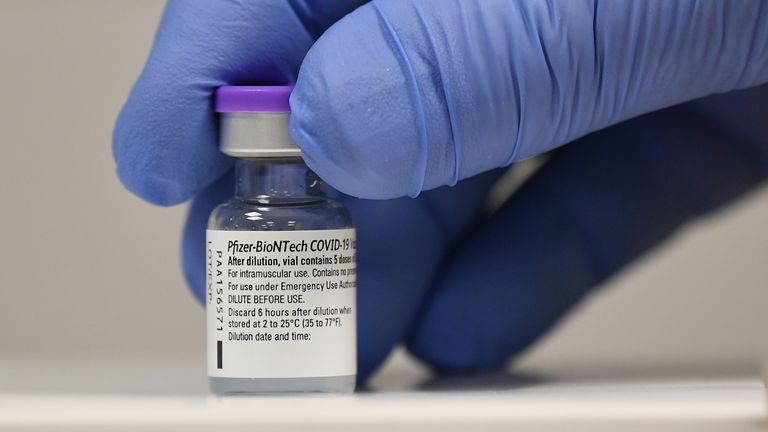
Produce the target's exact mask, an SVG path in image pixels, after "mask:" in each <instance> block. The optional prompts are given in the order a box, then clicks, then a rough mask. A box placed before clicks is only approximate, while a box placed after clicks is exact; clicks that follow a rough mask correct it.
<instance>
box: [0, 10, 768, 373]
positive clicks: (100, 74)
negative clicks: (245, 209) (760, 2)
mask: <svg viewBox="0 0 768 432" xmlns="http://www.w3.org/2000/svg"><path fill="white" fill-rule="evenodd" d="M162 8H163V2H161V1H155V0H131V1H127V0H126V1H109V2H104V1H96V0H93V1H86V0H77V1H75V0H70V1H67V2H55V1H39V0H35V1H22V0H14V1H9V0H2V1H0V56H1V57H0V62H1V66H0V101H1V102H0V143H2V145H1V146H0V201H1V202H2V213H1V215H2V216H0V217H1V218H2V219H1V220H0V244H2V246H1V247H0V263H2V264H1V265H0V272H1V273H0V274H1V275H2V286H1V287H0V295H1V297H0V361H6V362H18V363H19V364H20V363H24V362H43V361H53V360H52V359H59V358H61V359H70V360H76V361H77V362H81V361H82V360H83V359H85V360H86V361H91V362H93V363H97V362H98V361H99V360H98V359H101V358H104V357H111V358H133V357H142V356H145V357H146V356H150V357H151V356H167V357H173V358H180V359H186V360H188V361H189V362H191V363H190V364H193V365H195V366H194V367H196V368H197V367H198V366H199V368H200V370H201V371H202V364H203V361H204V359H203V355H204V351H203V347H204V327H203V318H204V311H203V308H202V307H201V306H200V305H199V304H197V303H196V302H195V300H194V299H193V297H192V296H191V295H190V294H189V293H188V291H187V288H186V286H185V283H184V281H183V279H182V275H181V271H180V267H179V247H178V246H179V236H180V232H181V227H182V223H183V219H184V215H185V207H184V206H177V207H172V208H159V207H154V206H152V205H150V204H147V203H145V202H142V201H141V200H139V199H138V198H136V197H134V196H133V195H131V194H130V193H128V192H127V191H126V190H125V189H124V188H123V187H122V186H121V184H120V183H119V181H118V180H117V178H116V176H115V174H114V168H115V167H114V163H113V159H112V153H111V132H112V126H113V123H114V120H115V118H116V116H117V113H118V111H119V109H120V107H121V104H122V103H123V101H124V99H125V98H126V96H127V94H128V92H129V89H130V87H131V85H132V83H133V81H134V80H135V79H136V77H137V76H138V74H139V72H140V71H141V68H142V66H143V63H144V61H145V59H146V56H147V54H148V51H149V48H150V46H151V42H152V38H153V35H154V31H155V27H156V25H157V22H158V20H159V17H160V14H161V12H162ZM766 221H768V188H767V187H763V188H762V189H760V190H757V191H756V192H754V193H752V194H751V195H750V196H747V197H746V198H744V199H742V200H740V201H738V202H737V203H736V204H735V205H734V206H732V207H730V208H727V209H724V210H723V211H721V212H719V213H717V214H716V215H714V216H712V217H710V218H708V219H705V220H701V221H700V222H698V223H696V224H694V225H690V226H688V227H687V228H686V229H685V230H683V231H681V232H679V234H678V235H677V236H675V237H674V238H673V239H671V240H670V241H668V242H667V243H666V244H665V245H663V246H662V247H661V248H658V249H657V250H655V252H654V253H653V254H652V255H649V256H647V257H646V258H645V259H644V260H642V261H641V262H639V263H637V264H636V265H635V266H634V267H633V268H631V269H630V270H629V271H627V272H625V273H624V274H622V275H621V276H620V277H618V278H614V279H612V280H610V281H608V282H607V283H606V284H605V286H603V287H602V288H601V289H600V290H599V292H597V293H596V294H595V295H593V296H592V297H591V298H589V299H588V301H587V302H585V303H584V304H583V305H582V306H581V307H580V308H579V309H578V310H577V311H575V312H574V313H573V314H572V315H570V316H569V317H568V318H567V319H566V320H564V321H563V322H562V323H561V324H560V325H559V326H558V327H557V328H556V329H555V330H554V331H553V332H552V333H550V334H549V335H548V337H547V338H545V339H544V340H542V341H541V342H540V343H539V344H537V345H536V346H535V347H534V349H532V350H530V351H529V352H528V353H526V354H525V355H524V356H523V357H522V358H520V359H519V361H518V365H519V367H521V368H535V369H540V368H544V369H546V368H551V369H561V368H578V367H585V368H592V367H602V368H610V367H612V366H613V365H651V366H658V367H662V368H663V367H665V365H677V364H696V365H700V366H703V367H710V366H711V367H721V366H722V367H741V366H742V365H754V364H758V363H759V362H761V361H762V360H761V359H764V358H766V357H768V356H766V354H768V338H766V337H765V331H766V329H768V314H766V306H768V282H767V281H766V280H767V279H768V267H766V264H768V229H766V227H767V226H766ZM11 364H12V363H11ZM201 380H202V377H201ZM1 384H2V383H0V385H1Z"/></svg>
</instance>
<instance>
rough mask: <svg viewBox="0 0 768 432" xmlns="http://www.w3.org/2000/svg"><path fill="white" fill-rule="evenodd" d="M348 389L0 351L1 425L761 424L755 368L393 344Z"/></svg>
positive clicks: (166, 362)
mask: <svg viewBox="0 0 768 432" xmlns="http://www.w3.org/2000/svg"><path fill="white" fill-rule="evenodd" d="M371 386H372V387H373V388H372V389H370V390H366V391H363V392H358V393H355V394H353V395H298V396H258V397H225V398H220V397H216V396H212V395H210V394H208V392H207V388H206V379H205V376H204V369H203V364H202V360H201V359H199V358H195V357H193V358H190V357H159V356H158V357H156V358H155V357H150V356H135V357H131V356H129V357H120V358H116V357H113V358H109V357H99V358H93V357H91V358H88V357H84V358H78V359H75V358H69V359H53V358H52V359H39V358H38V359H25V358H20V357H17V358H0V430H18V429H19V428H25V429H27V430H63V429H64V430H66V429H71V430H78V431H82V430H185V431H189V430H217V431H221V430H253V429H254V427H265V428H266V427H269V428H270V430H274V429H275V428H280V429H281V430H297V431H298V430H302V431H303V430H306V431H310V430H311V431H313V432H318V431H325V430H328V431H336V432H338V431H344V430H393V428H395V429H396V430H398V431H407V430H424V429H425V428H436V429H439V430H496V429H498V430H511V429H516V428H520V429H525V430H562V428H563V427H567V428H568V430H612V431H613V430H639V429H643V430H667V429H668V430H698V431H700V430H762V429H761V428H765V419H766V392H765V386H764V384H763V381H762V380H761V379H760V376H759V374H757V373H754V372H752V373H750V372H743V371H739V372H734V371H724V370H723V371H717V370H715V371H713V370H709V371H692V370H691V369H690V368H678V371H675V370H674V368H673V370H666V371H664V372H663V373H662V372H660V371H658V370H653V369H650V368H649V369H648V370H645V371H643V370H639V371H638V369H636V368H635V370H633V371H627V372H621V371H620V369H619V370H613V371H610V372H609V371H604V372H601V371H599V370H598V371H592V372H591V373H584V372H583V371H582V372H578V371H571V373H570V374H569V373H563V372H562V371H560V372H539V373H530V372H529V373H514V374H493V375H481V376H471V377H443V378H437V379H434V378H431V377H430V376H429V375H428V374H427V373H425V372H424V370H423V369H421V368H419V367H416V366H414V365H413V364H409V363H408V362H407V361H404V360H402V356H396V358H395V360H393V361H391V362H390V363H389V364H388V366H387V367H386V368H385V369H384V370H383V371H382V372H381V373H380V374H378V375H377V376H376V377H375V379H374V380H373V382H372V385H371Z"/></svg>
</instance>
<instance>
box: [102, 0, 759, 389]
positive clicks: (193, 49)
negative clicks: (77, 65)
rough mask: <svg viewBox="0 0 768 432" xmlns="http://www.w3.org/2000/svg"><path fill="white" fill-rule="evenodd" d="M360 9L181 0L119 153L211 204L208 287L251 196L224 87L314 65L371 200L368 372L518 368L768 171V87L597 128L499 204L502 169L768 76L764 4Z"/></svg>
mask: <svg viewBox="0 0 768 432" xmlns="http://www.w3.org/2000/svg"><path fill="white" fill-rule="evenodd" d="M357 3H358V2H356V1H353V0H347V1H335V2H330V1H329V2H322V3H321V2H310V1H300V0H294V1H277V0H275V1H266V0H264V1H258V2H224V1H217V2H210V1H207V0H199V1H193V0H184V1H171V2H170V3H169V4H168V7H167V10H166V12H165V15H164V17H163V19H162V23H161V24H160V29H159V31H158V33H157V39H156V42H155V46H154V48H153V50H152V54H151V55H150V58H149V61H148V62H147V65H146V67H145V69H144V71H143V73H142V75H141V77H140V78H139V80H138V82H137V83H136V85H135V87H134V88H133V91H132V92H131V95H130V98H129V99H128V102H127V103H126V105H125V107H124V109H123V111H122V113H121V114H120V117H119V119H118V121H117V125H116V127H115V133H114V153H115V158H116V160H117V170H118V174H119V176H120V178H121V180H122V181H123V183H124V184H125V185H126V187H128V188H129V189H130V190H131V191H133V192H134V193H136V194H138V195H139V196H141V197H142V198H144V199H146V200H148V201H150V202H153V203H157V204H161V205H172V204H177V203H181V202H183V201H186V200H188V199H190V198H192V197H194V200H193V202H192V205H191V208H190V213H189V219H188V222H187V225H186V228H185V230H184V240H183V247H182V251H183V263H184V272H185V275H186V278H187V280H188V282H189V284H190V286H191V287H192V290H193V291H194V293H195V294H196V295H197V296H198V297H200V298H202V294H203V285H204V269H203V264H204V259H203V245H204V230H205V225H206V219H207V216H208V214H209V212H210V210H211V209H212V208H213V207H214V206H215V205H217V204H218V203H219V202H221V201H223V200H224V199H226V198H227V197H228V196H230V195H231V194H232V190H233V188H232V184H231V183H232V177H231V175H230V174H228V171H229V170H230V168H231V161H230V160H229V159H228V158H226V157H224V156H223V155H221V154H220V153H219V151H218V149H217V136H216V135H217V127H216V122H215V117H214V115H213V112H212V109H211V107H212V104H211V100H212V98H211V96H212V94H213V91H214V89H215V88H216V87H218V86H221V85H225V84H241V85H242V84H264V83H272V84H279V83H285V82H290V81H293V80H296V89H295V91H294V94H293V96H292V98H291V106H292V109H293V114H292V120H291V133H292V135H293V137H294V139H295V140H296V142H297V143H298V144H299V146H300V147H301V148H302V152H303V154H304V156H305V159H306V161H307V163H308V164H309V165H310V167H311V168H312V169H314V170H315V171H316V172H317V173H318V174H319V175H320V176H321V177H322V178H324V179H325V180H326V181H327V182H329V183H330V184H331V185H332V186H334V187H335V188H337V189H338V190H340V191H341V192H344V193H346V194H348V195H350V196H354V197H359V198H368V199H357V198H352V197H350V196H347V197H346V198H344V199H345V200H346V205H347V206H348V207H349V208H350V211H351V213H352V216H353V219H354V221H355V223H356V225H357V227H358V247H359V249H358V252H359V261H358V270H359V274H358V284H359V287H360V288H359V293H358V312H359V314H358V317H359V332H358V334H359V368H360V372H361V374H362V375H366V374H368V373H370V372H371V371H372V370H373V369H374V368H375V367H376V366H377V365H378V364H379V363H380V362H381V361H382V359H383V358H384V357H385V356H386V354H387V353H388V352H389V350H390V349H391V347H392V346H393V345H394V344H396V343H398V342H405V343H406V344H407V346H408V348H409V349H410V351H411V352H413V353H414V354H415V355H416V356H418V357H420V358H421V359H423V360H425V361H427V362H428V363H430V364H432V365H434V366H436V367H437V368H439V369H445V370H465V369H478V368H490V367H496V366H499V365H500V364H502V363H503V362H504V361H506V360H507V359H509V358H510V357H511V356H513V355H515V354H516V353H518V352H520V351H521V350H522V349H523V348H525V347H526V346H528V345H529V344H530V343H531V342H533V341H534V340H536V338H537V337H539V336H540V335H541V334H542V333H543V332H545V331H546V330H547V329H549V328H550V327H551V326H552V325H553V323H555V322H556V321H557V320H558V319H559V318H560V317H561V316H562V315H563V314H564V313H565V312H566V311H567V310H569V308H571V307H572V306H573V305H574V304H575V303H576V302H577V301H578V300H579V299H580V298H582V297H583V296H584V294H585V293H587V292H589V291H590V289H591V288H593V287H595V286H596V285H597V284H599V283H601V282H602V281H603V280H605V279H606V278H607V277H609V276H611V275H612V274H614V273H615V272H616V271H618V270H619V269H621V268H622V267H623V266H625V265H626V264H627V263H629V262H630V261H632V260H633V259H634V258H637V257H638V256H639V255H641V254H642V253H643V252H644V251H646V250H648V249H649V248H650V247H652V246H654V245H655V244H657V243H659V242H660V241H662V240H663V239H664V238H665V237H666V236H668V235H669V234H671V233H672V232H673V231H674V230H675V229H676V228H677V227H679V226H680V225H681V224H682V223H684V222H686V221H687V220H690V219H691V218H693V217H696V216H698V215H701V214H703V213H704V212H706V211H708V210H710V209H713V208H715V207H717V206H719V205H721V204H723V203H725V202H727V201H728V200H730V199H731V198H733V197H735V196H737V195H739V194H741V193H743V192H745V191H746V190H748V189H749V188H751V187H753V186H754V185H756V184H757V183H759V182H760V181H762V180H763V179H764V178H765V176H766V175H767V174H768V144H767V143H766V141H767V140H768V126H766V124H768V122H766V121H765V115H766V114H765V112H766V109H765V107H766V102H768V89H766V88H765V87H760V88H756V89H753V90H750V91H743V92H739V93H732V94H729V95H725V96H716V97H710V98H707V99H703V100H699V101H696V102H693V103H689V104H686V105H680V106H677V107H675V108H671V109H667V110H664V111H659V112H656V113H653V114H649V115H646V116H644V117H639V118H636V119H634V120H631V121H629V122H625V123H622V124H620V125H617V126H614V127H612V128H609V129H606V130H604V131H601V132H599V133H594V134H592V135H589V136H587V137H585V138H582V139H579V140H578V141H577V142H575V143H573V144H571V145H569V146H567V147H565V148H563V149H562V150H559V151H557V152H554V154H553V155H552V157H551V158H550V160H549V162H548V163H546V165H545V166H544V167H543V168H541V169H540V170H539V171H538V172H537V173H536V174H535V175H534V177H533V178H531V179H530V180H529V181H528V182H527V183H526V184H525V185H524V186H523V187H522V189H520V190H519V191H518V192H517V193H516V194H515V195H513V196H512V198H511V199H510V200H509V201H508V202H507V203H505V204H504V205H503V206H502V207H501V209H499V210H498V211H497V212H496V213H495V214H493V215H491V216H490V217H487V218H482V217H481V216H480V215H481V209H482V207H483V205H484V203H485V201H486V196H487V193H488V190H489V188H490V187H491V186H492V185H493V184H494V182H495V180H496V179H497V177H498V175H499V172H500V170H499V169H498V168H500V167H504V166H507V165H509V164H510V163H512V162H514V161H516V160H520V159H523V158H527V157H530V156H533V155H536V154H540V153H542V152H546V151H548V150H551V149H553V148H555V147H558V146H560V145H562V144H565V143H568V142H570V141H573V140H576V139H578V138H579V137H583V136H585V135H587V134H589V133H590V132H593V131H597V130H600V129H603V128H606V127H608V126H611V125H614V124H617V123H620V122H622V121H624V120H627V119H630V118H633V117H636V116H639V115H641V114H644V113H648V112H651V111H654V110H659V109H662V108H665V107H668V106H671V105H675V104H680V103H682V102H686V101H689V100H693V99H697V98H701V97H704V96H707V95H710V94H713V93H718V92H726V91H730V90H733V89H740V88H746V87H750V86H755V85H758V84H762V83H765V82H766V81H768V5H766V3H765V2H763V1H760V0H754V1H748V0H745V1H730V2H699V1H693V0H690V1H686V0H677V1H667V0H647V1H620V0H615V1H598V0H579V1H543V0H542V1H535V0H530V1H510V0H484V1H466V0H465V1H461V0H431V1H430V0H388V1H373V2H371V3H368V4H365V5H363V6H361V7H359V8H358V9H356V10H354V12H352V13H350V14H349V15H346V16H344V15H345V14H346V13H348V12H349V11H351V10H352V9H353V8H355V7H356V6H358V5H357ZM342 16H343V18H342ZM337 20H338V22H335V21H337ZM334 22H335V23H334ZM326 29H327V30H326ZM321 34H322V37H320V38H319V40H317V41H316V42H315V39H316V38H318V37H319V36H320V35H321ZM305 54H306V58H305ZM300 66H301V70H300V72H298V70H299V67H300ZM297 72H298V76H297ZM444 185H448V186H453V187H441V186H444ZM406 195H409V196H412V197H415V198H403V196H406ZM370 198H375V199H382V198H384V199H387V200H370Z"/></svg>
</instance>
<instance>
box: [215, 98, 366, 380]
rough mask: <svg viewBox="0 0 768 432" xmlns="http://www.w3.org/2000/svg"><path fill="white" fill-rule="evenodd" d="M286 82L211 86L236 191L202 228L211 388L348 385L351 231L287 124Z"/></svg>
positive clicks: (351, 366) (352, 333)
mask: <svg viewBox="0 0 768 432" xmlns="http://www.w3.org/2000/svg"><path fill="white" fill-rule="evenodd" d="M292 88H293V87H292V86H227V87H221V88H219V89H218V91H217V93H216V104H215V107H216V111H217V112H218V113H220V115H219V116H220V149H221V151H222V152H224V153H225V154H227V155H229V156H232V157H234V158H236V161H235V196H234V197H233V198H232V199H231V200H229V201H227V202H225V203H223V204H221V205H220V206H218V207H217V208H216V209H215V210H213V212H212V213H211V216H210V219H209V221H208V229H207V232H206V266H207V271H206V276H207V281H206V291H207V292H206V315H207V340H208V343H207V351H208V353H207V357H208V375H209V379H210V386H211V390H212V391H213V392H215V393H220V394H229V393H278V392H351V391H352V390H353V389H354V385H355V375H356V372H357V366H356V324H357V323H356V312H357V311H356V303H355V300H356V286H355V277H356V275H355V230H354V228H353V226H352V221H351V219H350V217H349V214H348V213H347V211H346V210H345V208H344V207H343V206H342V205H341V204H340V203H339V202H337V201H334V200H332V199H330V198H328V197H327V196H326V195H325V191H324V186H323V181H322V180H321V179H320V178H319V177H318V176H317V175H316V174H315V173H313V172H312V171H311V170H310V169H309V168H308V167H307V165H306V164H305V163H304V161H303V160H302V158H301V152H300V150H299V148H298V147H297V146H296V144H295V143H294V142H293V141H292V139H291V137H290V135H289V133H288V121H289V115H290V107H289V104H288V99H289V96H290V93H291V90H292Z"/></svg>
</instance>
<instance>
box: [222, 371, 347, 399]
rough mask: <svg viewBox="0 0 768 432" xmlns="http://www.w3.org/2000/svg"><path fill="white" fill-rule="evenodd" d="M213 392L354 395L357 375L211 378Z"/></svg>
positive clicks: (230, 393)
mask: <svg viewBox="0 0 768 432" xmlns="http://www.w3.org/2000/svg"><path fill="white" fill-rule="evenodd" d="M208 380H209V384H210V388H211V391H212V392H214V393H216V394H220V395H236V394H242V395H246V394H274V393H352V392H353V391H354V390H355V375H343V376H331V377H302V378H220V377H209V378H208Z"/></svg>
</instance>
